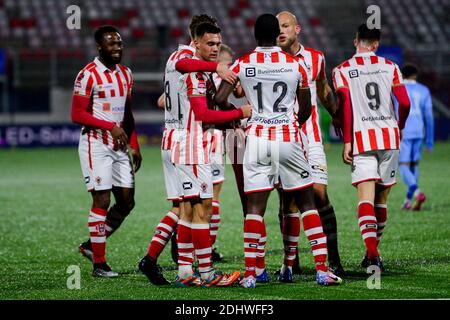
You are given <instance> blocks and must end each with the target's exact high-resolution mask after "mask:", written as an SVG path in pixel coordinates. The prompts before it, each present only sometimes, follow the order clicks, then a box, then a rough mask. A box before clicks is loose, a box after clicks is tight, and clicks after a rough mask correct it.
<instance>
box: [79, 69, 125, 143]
mask: <svg viewBox="0 0 450 320" xmlns="http://www.w3.org/2000/svg"><path fill="white" fill-rule="evenodd" d="M92 86H93V80H92V75H91V74H90V73H88V72H84V73H83V74H81V73H80V74H79V75H78V76H77V80H76V81H75V88H74V92H73V94H72V110H71V119H72V122H73V123H76V124H79V125H82V126H85V127H89V128H93V129H103V130H108V131H110V132H111V135H112V136H113V138H114V139H116V140H117V141H118V142H119V144H120V145H126V144H127V143H128V137H127V135H126V133H125V131H124V130H123V129H122V128H120V127H118V126H116V124H115V123H114V122H110V121H105V120H101V119H98V118H95V117H94V116H93V115H92V114H91V113H90V112H89V111H88V110H89V107H90V106H91V103H92V100H91V99H92Z"/></svg>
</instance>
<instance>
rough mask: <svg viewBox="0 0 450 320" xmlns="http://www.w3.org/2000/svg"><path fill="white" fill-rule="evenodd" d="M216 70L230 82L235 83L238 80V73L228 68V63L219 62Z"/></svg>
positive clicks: (222, 77)
mask: <svg viewBox="0 0 450 320" xmlns="http://www.w3.org/2000/svg"><path fill="white" fill-rule="evenodd" d="M216 71H217V74H218V75H219V77H220V78H221V79H222V80H224V81H226V82H228V83H231V84H235V82H236V81H237V76H236V74H235V73H234V72H233V71H231V70H230V69H229V68H228V65H227V64H226V63H223V62H219V64H218V65H217V69H216Z"/></svg>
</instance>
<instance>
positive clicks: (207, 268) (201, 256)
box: [191, 223, 213, 278]
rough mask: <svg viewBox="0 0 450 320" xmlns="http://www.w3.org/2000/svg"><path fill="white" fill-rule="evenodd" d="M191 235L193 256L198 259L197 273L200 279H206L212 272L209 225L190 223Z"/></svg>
mask: <svg viewBox="0 0 450 320" xmlns="http://www.w3.org/2000/svg"><path fill="white" fill-rule="evenodd" d="M191 234H192V243H193V244H194V249H195V256H196V257H197V259H198V271H199V272H200V274H201V275H202V278H208V276H209V274H210V273H211V272H212V271H213V267H212V259H211V252H212V248H211V238H210V230H209V223H192V224H191Z"/></svg>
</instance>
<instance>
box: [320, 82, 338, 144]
mask: <svg viewBox="0 0 450 320" xmlns="http://www.w3.org/2000/svg"><path fill="white" fill-rule="evenodd" d="M316 87H317V97H318V98H319V100H320V102H321V103H322V105H323V106H324V107H325V109H327V111H328V113H329V114H330V116H331V118H332V121H333V126H334V129H335V131H336V134H337V135H338V136H342V124H341V121H340V119H339V114H338V107H337V103H336V99H335V98H334V94H333V90H332V89H331V87H330V85H329V84H328V81H327V78H326V77H324V78H323V79H317V80H316Z"/></svg>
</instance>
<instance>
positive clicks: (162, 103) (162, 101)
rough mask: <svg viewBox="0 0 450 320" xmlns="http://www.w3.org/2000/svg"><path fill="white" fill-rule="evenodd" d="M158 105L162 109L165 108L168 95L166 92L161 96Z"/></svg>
mask: <svg viewBox="0 0 450 320" xmlns="http://www.w3.org/2000/svg"><path fill="white" fill-rule="evenodd" d="M157 105H158V108H160V109H164V108H165V107H166V95H165V94H164V93H163V94H162V95H160V96H159V98H158V102H157Z"/></svg>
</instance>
